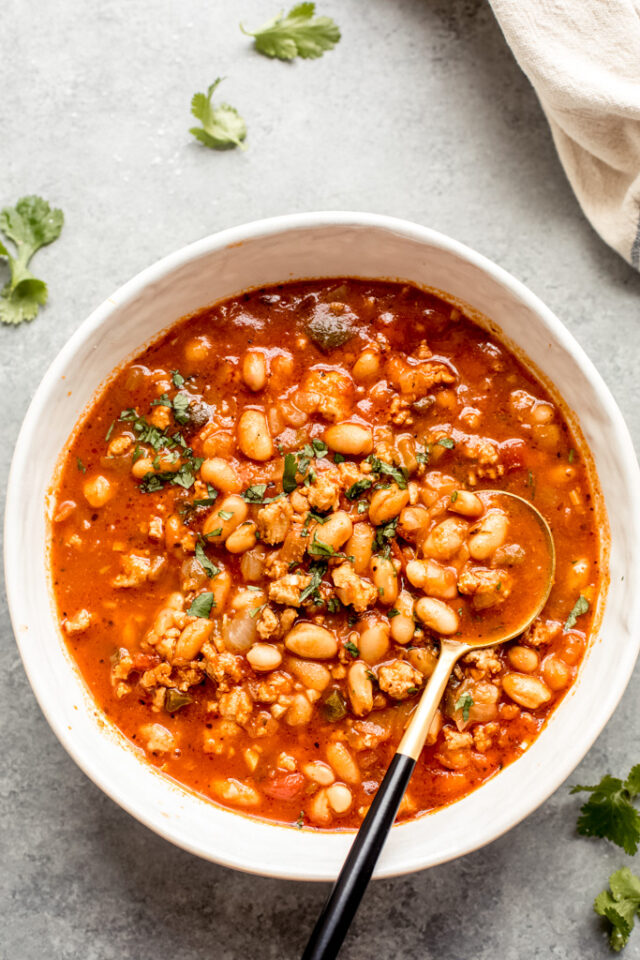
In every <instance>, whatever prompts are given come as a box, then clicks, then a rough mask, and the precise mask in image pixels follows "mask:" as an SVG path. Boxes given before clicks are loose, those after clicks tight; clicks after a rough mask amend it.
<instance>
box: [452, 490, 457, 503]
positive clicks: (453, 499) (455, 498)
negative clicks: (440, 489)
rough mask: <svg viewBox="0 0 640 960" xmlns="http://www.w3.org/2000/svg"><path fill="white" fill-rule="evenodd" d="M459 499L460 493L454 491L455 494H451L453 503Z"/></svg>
mask: <svg viewBox="0 0 640 960" xmlns="http://www.w3.org/2000/svg"><path fill="white" fill-rule="evenodd" d="M457 499H458V491H457V490H454V491H453V493H452V494H451V503H455V502H456V500H457Z"/></svg>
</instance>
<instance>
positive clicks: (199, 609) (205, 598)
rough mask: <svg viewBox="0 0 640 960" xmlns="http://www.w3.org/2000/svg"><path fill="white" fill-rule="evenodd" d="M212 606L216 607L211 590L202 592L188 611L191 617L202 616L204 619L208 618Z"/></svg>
mask: <svg viewBox="0 0 640 960" xmlns="http://www.w3.org/2000/svg"><path fill="white" fill-rule="evenodd" d="M212 607H215V601H214V599H213V594H212V593H211V592H210V591H209V592H207V593H200V594H198V596H197V597H196V598H195V599H194V600H193V602H192V604H191V606H190V607H189V609H188V610H187V613H188V615H189V616H190V617H202V619H203V620H208V619H209V614H210V613H211V608H212Z"/></svg>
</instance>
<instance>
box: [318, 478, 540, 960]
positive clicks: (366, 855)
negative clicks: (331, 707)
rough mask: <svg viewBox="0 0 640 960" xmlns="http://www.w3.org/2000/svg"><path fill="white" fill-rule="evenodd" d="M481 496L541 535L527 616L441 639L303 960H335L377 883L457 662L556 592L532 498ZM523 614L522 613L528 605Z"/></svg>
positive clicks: (504, 636) (526, 621)
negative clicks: (389, 836) (377, 871)
mask: <svg viewBox="0 0 640 960" xmlns="http://www.w3.org/2000/svg"><path fill="white" fill-rule="evenodd" d="M481 497H482V499H483V500H488V501H489V502H490V504H491V506H496V505H497V502H499V501H505V502H504V504H503V509H505V510H506V511H507V512H510V513H511V514H512V515H514V514H515V515H517V519H518V520H519V521H520V523H523V522H526V523H528V527H529V533H530V534H531V533H533V534H535V535H536V536H534V539H537V546H538V550H537V554H536V562H535V563H534V564H533V567H534V570H533V572H532V571H531V562H530V561H531V558H530V557H529V556H527V558H526V560H527V573H528V577H527V582H526V584H524V586H525V587H526V591H523V592H524V595H525V596H526V603H525V604H524V607H525V609H524V613H522V612H520V613H519V615H518V617H517V618H516V619H515V620H514V619H512V620H511V622H508V623H505V622H504V621H503V622H502V623H500V624H498V625H497V626H495V627H494V629H493V630H492V629H491V625H489V629H488V630H484V629H482V628H478V629H477V630H475V631H474V630H473V629H470V627H469V626H467V628H466V631H465V627H464V626H463V627H462V631H461V632H462V634H465V632H466V633H467V636H461V637H460V638H459V639H453V638H451V637H443V638H442V639H441V641H440V657H439V659H438V662H437V664H436V667H435V670H434V671H433V673H432V674H431V677H430V678H429V682H428V683H427V685H426V687H425V689H424V691H423V693H422V696H421V698H420V700H419V702H418V706H417V708H416V710H415V711H414V713H413V714H412V716H411V720H410V721H409V725H408V726H407V728H406V730H405V732H404V736H403V737H402V740H401V741H400V745H399V746H398V749H397V751H396V753H395V756H394V758H393V760H392V761H391V763H390V765H389V768H388V769H387V772H386V774H385V776H384V779H383V781H382V783H381V784H380V787H379V788H378V791H377V793H376V796H375V798H374V801H373V803H372V804H371V806H370V807H369V810H368V812H367V815H366V817H365V819H364V820H363V822H362V825H361V827H360V829H359V830H358V833H357V834H356V837H355V840H354V842H353V844H352V846H351V849H350V851H349V853H348V855H347V859H346V860H345V862H344V865H343V867H342V870H341V871H340V874H339V876H338V879H337V880H336V882H335V884H334V886H333V889H332V891H331V893H330V895H329V898H328V900H327V902H326V904H325V906H324V908H323V910H322V913H321V914H320V917H319V918H318V921H317V923H316V925H315V927H314V929H313V932H312V934H311V937H310V939H309V942H308V943H307V946H306V949H305V951H304V953H303V955H302V960H331V958H334V957H336V955H337V953H338V950H339V949H340V946H341V944H342V941H343V940H344V938H345V936H346V933H347V930H348V929H349V925H350V923H351V921H352V919H353V917H354V916H355V913H356V910H357V909H358V906H359V904H360V901H361V899H362V897H363V895H364V892H365V890H366V888H367V885H368V883H369V880H370V879H371V874H372V873H373V870H374V867H375V865H376V863H377V860H378V857H379V856H380V852H381V850H382V848H383V846H384V843H385V840H386V838H387V834H388V832H389V830H390V829H391V826H392V824H393V821H394V820H395V817H396V813H397V812H398V807H399V806H400V802H401V800H402V797H403V796H404V792H405V790H406V788H407V786H408V784H409V780H410V779H411V774H412V773H413V769H414V767H415V765H416V761H417V759H418V757H419V756H420V753H421V751H422V748H423V747H424V744H425V740H426V739H427V734H428V732H429V728H430V727H431V722H432V720H433V718H434V715H435V713H436V710H437V709H438V706H439V704H440V700H441V699H442V696H443V694H444V691H445V689H446V686H447V683H448V682H449V677H450V676H451V672H452V670H453V668H454V667H455V665H456V663H457V661H458V660H459V659H460V657H462V656H464V655H465V654H466V653H469V652H470V651H471V650H478V649H482V648H486V647H495V646H498V645H499V644H502V643H506V642H507V640H513V639H514V637H517V636H519V635H520V634H521V633H523V632H524V631H525V630H526V628H527V627H528V626H529V625H530V624H531V623H532V622H533V621H534V620H535V618H536V617H537V616H538V614H539V613H540V611H541V610H542V608H543V607H544V605H545V603H546V602H547V599H548V597H549V593H550V592H551V587H552V585H553V578H554V573H555V565H556V552H555V545H554V542H553V536H552V534H551V530H550V529H549V525H548V523H547V521H546V520H545V519H544V517H543V516H542V514H541V513H540V512H539V511H538V510H536V508H535V507H534V506H533V505H532V504H531V503H529V502H528V501H527V500H524V499H523V498H522V497H518V496H516V494H513V493H507V492H506V491H504V490H486V491H483V492H482V494H481ZM532 573H533V575H532ZM516 588H517V582H516V583H514V593H515V591H516ZM521 599H522V598H521V597H520V600H521ZM519 610H520V611H522V607H520V608H519ZM489 620H490V615H489ZM496 634H497V635H496Z"/></svg>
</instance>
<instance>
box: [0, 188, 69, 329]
mask: <svg viewBox="0 0 640 960" xmlns="http://www.w3.org/2000/svg"><path fill="white" fill-rule="evenodd" d="M63 223H64V215H63V213H62V210H56V209H53V210H52V209H51V207H50V206H49V204H48V203H47V201H46V200H43V199H42V198H41V197H34V196H31V197H22V198H21V199H20V200H18V202H17V203H16V205H15V207H5V208H4V210H2V211H0V230H1V231H2V233H3V234H4V235H5V237H7V238H8V239H9V240H11V241H12V242H13V244H14V246H15V254H12V253H11V252H10V251H9V249H8V248H7V247H6V246H5V245H4V244H3V243H2V242H0V257H6V259H7V260H8V262H9V270H10V271H11V278H10V280H9V281H8V282H7V283H6V284H5V286H4V288H3V290H2V292H1V293H0V323H13V324H18V323H22V322H23V320H33V319H34V317H35V316H36V315H37V313H38V310H39V309H40V307H42V306H44V304H45V303H46V302H47V297H48V290H47V285H46V283H45V282H44V281H43V280H38V278H37V277H34V275H33V274H32V273H31V272H30V271H29V270H28V269H27V268H28V266H29V261H30V260H31V258H32V257H33V255H34V254H35V253H36V252H37V251H38V250H39V249H40V247H44V246H46V245H47V244H49V243H53V241H54V240H57V238H58V237H59V236H60V231H61V230H62V225H63Z"/></svg>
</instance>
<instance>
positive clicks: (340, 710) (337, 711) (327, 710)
mask: <svg viewBox="0 0 640 960" xmlns="http://www.w3.org/2000/svg"><path fill="white" fill-rule="evenodd" d="M322 709H323V710H324V715H325V717H326V718H327V720H328V721H329V722H330V723H337V722H338V720H342V718H343V717H346V715H347V705H346V703H345V700H344V697H343V696H342V694H341V693H340V691H339V690H332V691H331V693H330V694H329V696H328V697H327V699H326V700H325V701H324V703H323V704H322Z"/></svg>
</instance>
